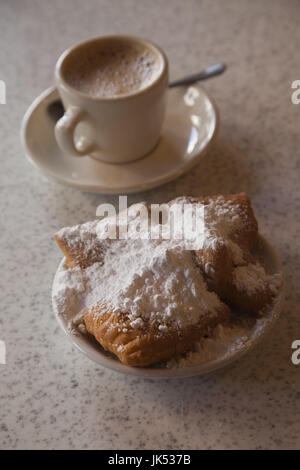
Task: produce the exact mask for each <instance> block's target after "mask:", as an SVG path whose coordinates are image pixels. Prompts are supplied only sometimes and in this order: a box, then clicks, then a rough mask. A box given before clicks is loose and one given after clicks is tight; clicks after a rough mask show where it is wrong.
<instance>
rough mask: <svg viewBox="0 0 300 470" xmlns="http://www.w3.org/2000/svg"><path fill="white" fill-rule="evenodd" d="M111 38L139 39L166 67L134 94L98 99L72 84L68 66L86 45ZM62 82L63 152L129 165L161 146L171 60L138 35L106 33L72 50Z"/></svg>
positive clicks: (59, 128)
mask: <svg viewBox="0 0 300 470" xmlns="http://www.w3.org/2000/svg"><path fill="white" fill-rule="evenodd" d="M105 41H107V42H108V43H111V42H112V41H121V42H122V41H129V42H133V43H139V44H141V45H143V46H145V47H146V48H150V50H151V51H153V52H154V54H155V57H157V60H158V61H159V65H160V69H159V72H158V74H156V75H155V77H154V79H153V81H152V82H150V84H148V85H147V86H145V88H142V89H140V90H138V91H136V92H132V93H130V94H128V95H119V96H118V95H116V96H113V97H104V98H102V97H100V98H99V97H93V96H92V95H89V94H88V93H85V92H82V91H81V90H80V91H79V90H78V89H76V88H74V87H73V86H72V85H70V83H68V82H67V80H66V77H65V70H66V64H67V63H68V61H72V60H76V57H77V58H78V57H80V54H84V53H85V51H86V50H87V49H86V48H90V47H97V46H98V45H99V46H101V47H102V46H105ZM55 78H56V84H57V88H58V91H59V94H60V96H61V99H62V102H63V105H64V107H65V110H66V111H65V114H64V116H63V117H62V118H61V119H60V120H59V121H58V122H57V124H56V127H55V136H56V140H57V143H58V145H59V146H60V148H61V149H62V151H64V152H66V153H68V154H70V155H74V156H77V157H80V156H86V155H89V156H90V157H92V158H95V159H97V160H102V161H105V162H109V163H125V162H130V161H133V160H136V159H138V158H140V157H143V156H144V155H146V154H147V153H149V152H150V151H151V150H152V149H153V148H154V147H155V145H156V144H157V142H158V140H159V137H160V133H161V128H162V124H163V120H164V115H165V110H166V102H167V88H168V60H167V57H166V55H165V54H164V52H163V51H162V50H161V49H160V48H159V47H158V46H156V45H155V44H153V43H152V42H150V41H148V40H144V39H140V38H137V37H132V36H104V37H100V38H95V39H92V40H89V41H86V42H83V43H81V44H79V45H77V46H75V47H73V48H71V49H68V50H66V51H65V52H64V53H63V54H62V55H61V56H60V58H59V59H58V62H57V64H56V68H55Z"/></svg>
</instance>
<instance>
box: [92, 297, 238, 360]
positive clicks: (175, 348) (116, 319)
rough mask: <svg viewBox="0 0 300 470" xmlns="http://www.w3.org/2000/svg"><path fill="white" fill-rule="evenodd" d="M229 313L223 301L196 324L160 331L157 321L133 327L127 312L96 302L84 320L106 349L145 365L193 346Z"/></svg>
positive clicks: (125, 358) (121, 357)
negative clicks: (113, 309) (214, 310)
mask: <svg viewBox="0 0 300 470" xmlns="http://www.w3.org/2000/svg"><path fill="white" fill-rule="evenodd" d="M229 316H230V310H229V308H228V307H227V306H226V305H225V304H222V303H221V302H220V307H219V309H218V311H217V312H216V314H215V315H214V316H211V315H206V316H203V318H202V319H201V321H200V322H199V323H197V324H196V325H189V326H188V327H185V328H184V329H179V328H174V327H173V328H171V327H170V328H169V329H168V331H167V332H166V333H161V332H160V331H159V329H158V325H155V324H148V325H147V326H146V327H145V328H143V329H133V328H132V327H131V325H130V321H129V319H128V317H127V316H126V314H121V315H115V314H114V313H109V312H106V311H105V310H103V308H101V307H98V306H97V307H93V308H91V309H86V310H85V313H84V322H85V325H86V328H87V330H88V332H89V333H91V334H92V335H93V336H94V337H95V338H96V339H97V341H98V342H99V343H100V344H101V345H102V346H103V348H104V349H106V350H107V351H110V352H112V353H114V354H115V355H116V356H117V357H118V358H119V359H120V361H121V362H123V363H124V364H127V365H130V366H138V367H142V366H149V365H151V364H156V363H158V362H161V361H164V360H167V359H170V358H172V357H174V356H176V355H177V354H181V353H183V352H185V351H187V350H190V349H191V348H192V346H193V344H194V343H195V342H196V341H199V339H200V338H201V337H202V336H203V335H205V334H206V333H208V332H209V330H210V329H211V328H213V327H215V326H216V325H217V324H219V323H221V322H224V321H226V320H228V319H229Z"/></svg>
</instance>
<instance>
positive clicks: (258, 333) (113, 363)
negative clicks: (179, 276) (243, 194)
mask: <svg viewBox="0 0 300 470" xmlns="http://www.w3.org/2000/svg"><path fill="white" fill-rule="evenodd" d="M256 254H257V256H258V258H259V260H260V262H261V263H262V264H263V266H264V267H265V269H266V271H267V272H268V273H270V274H271V273H277V272H281V265H280V262H279V260H278V258H277V255H276V253H275V252H274V250H273V249H272V247H271V246H270V245H269V243H268V242H267V241H266V240H265V239H264V238H263V237H261V236H260V238H259V243H258V245H257V247H256ZM62 269H64V259H63V260H62V261H61V263H60V265H59V267H58V270H57V273H56V276H55V278H54V282H53V291H54V290H55V287H54V286H55V284H56V282H57V276H58V273H59V271H61V270H62ZM283 298H284V285H283V283H282V287H281V289H280V291H279V292H278V294H277V296H276V298H275V299H274V302H273V304H272V306H271V307H270V308H269V309H268V311H267V312H266V313H265V314H264V316H263V317H260V318H259V319H257V320H253V321H251V323H250V324H249V327H248V329H247V331H246V333H245V332H244V333H243V341H241V338H240V336H237V337H232V345H230V344H229V345H228V347H227V348H226V349H225V350H224V348H223V347H220V348H218V347H216V348H215V353H214V354H213V355H212V356H211V357H210V359H209V360H206V361H202V362H201V363H199V364H197V365H193V366H187V367H180V368H166V367H130V366H126V365H124V364H122V363H121V362H120V361H119V360H118V359H117V358H115V357H114V356H113V355H111V354H110V353H108V352H106V351H105V350H104V349H103V348H102V347H101V346H100V345H99V343H97V342H96V340H94V338H93V337H92V336H91V335H85V334H81V333H80V332H79V331H74V330H73V331H71V330H70V328H69V326H68V325H69V322H70V320H71V319H72V317H73V316H75V315H76V314H77V313H78V312H72V316H70V317H65V316H62V315H60V314H58V312H57V306H56V304H55V301H54V298H53V309H54V312H55V315H56V318H57V320H58V323H59V325H60V326H61V328H62V329H63V330H64V332H65V333H66V335H67V336H68V338H69V339H70V340H71V341H72V343H73V344H74V345H75V346H76V348H77V349H79V350H80V351H81V352H83V353H84V354H85V355H86V356H88V357H89V358H90V359H92V361H94V362H96V363H97V364H99V365H101V366H103V367H107V368H109V369H113V370H115V371H118V372H122V373H124V374H130V375H135V376H138V377H146V378H157V379H159V378H178V377H191V376H195V375H202V374H206V373H208V372H212V371H214V370H217V369H221V368H222V367H225V366H226V365H228V364H230V363H231V362H233V361H235V360H236V359H238V358H240V357H241V356H243V355H244V354H245V353H247V352H248V351H249V350H250V349H252V348H253V347H254V346H255V345H256V344H257V343H258V342H259V341H261V339H262V338H263V337H264V336H265V335H266V333H267V332H268V331H269V329H270V327H271V326H272V325H273V324H274V322H275V321H276V320H277V318H278V316H279V314H280V311H281V308H282V304H283ZM258 325H259V327H258ZM204 341H206V340H204ZM216 341H220V340H216ZM233 343H234V344H236V343H237V344H238V345H239V346H238V347H231V346H233ZM216 346H218V345H217V343H216Z"/></svg>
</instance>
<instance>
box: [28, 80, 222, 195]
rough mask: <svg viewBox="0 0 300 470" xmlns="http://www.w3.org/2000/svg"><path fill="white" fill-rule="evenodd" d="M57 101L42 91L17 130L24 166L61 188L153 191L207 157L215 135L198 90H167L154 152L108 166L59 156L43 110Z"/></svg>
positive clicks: (211, 111)
mask: <svg viewBox="0 0 300 470" xmlns="http://www.w3.org/2000/svg"><path fill="white" fill-rule="evenodd" d="M57 99H59V95H58V92H57V90H56V88H54V87H52V88H49V89H48V90H46V91H44V92H43V93H42V94H41V95H40V96H39V97H38V98H36V100H35V101H34V102H33V103H32V105H31V106H30V108H29V109H28V111H27V112H26V114H25V116H24V119H23V123H22V129H21V136H22V143H23V146H24V149H25V153H26V156H27V158H28V159H29V161H30V162H31V163H32V164H33V166H35V167H36V168H37V169H38V170H39V171H41V172H42V173H43V174H45V175H46V176H49V177H52V178H54V179H55V180H57V181H59V182H60V183H63V184H66V185H69V186H73V187H75V188H79V189H81V190H84V191H90V192H95V193H102V194H120V193H126V194H129V193H133V192H137V191H143V190H146V189H150V188H154V187H156V186H159V185H161V184H164V183H166V182H168V181H171V180H172V179H174V178H177V177H178V176H180V175H182V174H183V173H185V172H186V171H188V170H189V169H190V168H191V167H192V166H193V165H195V164H196V163H198V162H199V161H200V159H201V158H202V157H203V156H204V155H205V154H206V152H207V150H208V148H209V147H210V145H211V143H212V142H213V140H214V139H215V137H216V134H217V130H218V121H219V119H218V112H217V108H216V105H215V104H214V102H213V101H212V100H211V98H210V97H209V96H208V95H207V94H206V92H205V91H204V90H203V89H201V88H200V87H198V86H193V87H190V88H188V89H187V88H185V87H179V88H174V89H172V90H169V94H168V108H167V114H166V119H165V122H164V127H163V132H162V137H161V139H160V142H159V144H158V145H157V147H156V148H155V149H154V150H153V152H151V153H150V154H149V155H147V156H146V157H144V158H141V159H140V160H137V161H135V162H131V163H126V164H121V165H116V164H114V165H111V164H108V163H102V162H99V161H96V160H93V159H92V158H90V157H81V158H76V157H72V156H70V155H67V154H64V153H62V152H61V150H60V149H59V147H58V146H57V144H56V141H55V137H54V126H55V121H54V119H53V118H52V117H51V116H50V114H49V112H48V111H47V109H48V106H49V105H50V104H51V103H53V102H54V101H56V100H57Z"/></svg>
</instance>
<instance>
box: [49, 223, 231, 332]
mask: <svg viewBox="0 0 300 470" xmlns="http://www.w3.org/2000/svg"><path fill="white" fill-rule="evenodd" d="M134 220H135V219H134V217H131V218H130V219H129V221H128V225H129V229H130V225H131V223H132V224H133V223H134ZM105 224H106V228H107V221H106V222H105ZM105 224H104V223H103V224H101V223H100V224H99V226H98V229H97V230H98V233H99V232H100V231H101V226H102V225H105ZM159 225H160V224H158V228H159ZM102 228H103V227H102ZM152 228H153V227H152ZM86 229H88V230H89V229H92V230H93V232H94V231H95V226H94V225H92V224H91V225H89V226H88V225H86V224H84V226H78V229H77V230H78V233H77V235H79V238H80V239H81V238H83V239H85V240H87V241H88V244H87V249H88V250H89V251H91V249H92V246H91V245H90V242H91V240H93V238H94V237H93V236H87V234H85V233H84V231H85V230H86ZM142 229H143V228H142ZM144 229H145V230H149V227H147V228H144ZM75 233H76V228H75V229H74V228H73V229H72V230H71V231H70V237H68V232H67V229H63V230H62V231H61V232H59V234H60V236H61V237H67V238H68V241H69V243H71V245H72V243H75V245H76V244H77V241H76V240H77V239H76V237H74V234H75ZM199 233H201V231H200V232H199ZM74 239H75V242H74ZM102 243H103V245H104V246H105V249H104V250H103V252H104V254H103V258H102V259H101V262H95V263H92V264H91V265H90V266H88V267H86V268H85V269H84V270H82V271H81V270H78V269H66V270H65V271H62V272H61V273H60V274H59V279H58V282H57V287H56V288H55V291H54V294H53V297H54V301H55V303H56V304H57V305H58V306H59V309H60V310H61V311H62V310H65V311H68V310H70V309H71V308H74V302H77V303H78V309H77V311H78V310H79V311H82V309H84V308H85V307H86V306H96V305H99V306H103V307H104V310H106V311H107V310H109V311H112V312H114V313H115V314H121V313H124V312H126V313H127V316H128V318H129V320H130V326H131V327H132V328H141V327H143V325H144V322H150V323H152V322H153V323H154V322H156V323H158V324H159V330H160V331H161V332H164V331H167V329H168V327H169V326H177V327H179V328H182V327H185V326H187V325H191V324H196V323H197V322H198V321H199V319H200V318H201V317H203V316H210V317H214V316H215V315H216V314H217V312H218V311H219V310H220V307H221V306H222V304H221V302H220V300H219V298H218V296H217V295H216V294H215V293H214V292H209V291H208V289H207V286H206V283H205V281H204V279H203V277H202V274H201V271H200V269H199V267H198V266H197V263H196V262H195V260H194V254H193V252H192V251H191V250H187V249H185V240H182V239H181V240H177V239H173V238H172V239H170V240H165V239H162V238H158V239H154V240H152V239H143V238H142V237H139V238H137V239H125V240H102ZM82 293H84V295H83V296H82ZM81 297H82V299H81ZM80 299H81V300H80ZM69 303H71V304H72V305H69Z"/></svg>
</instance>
